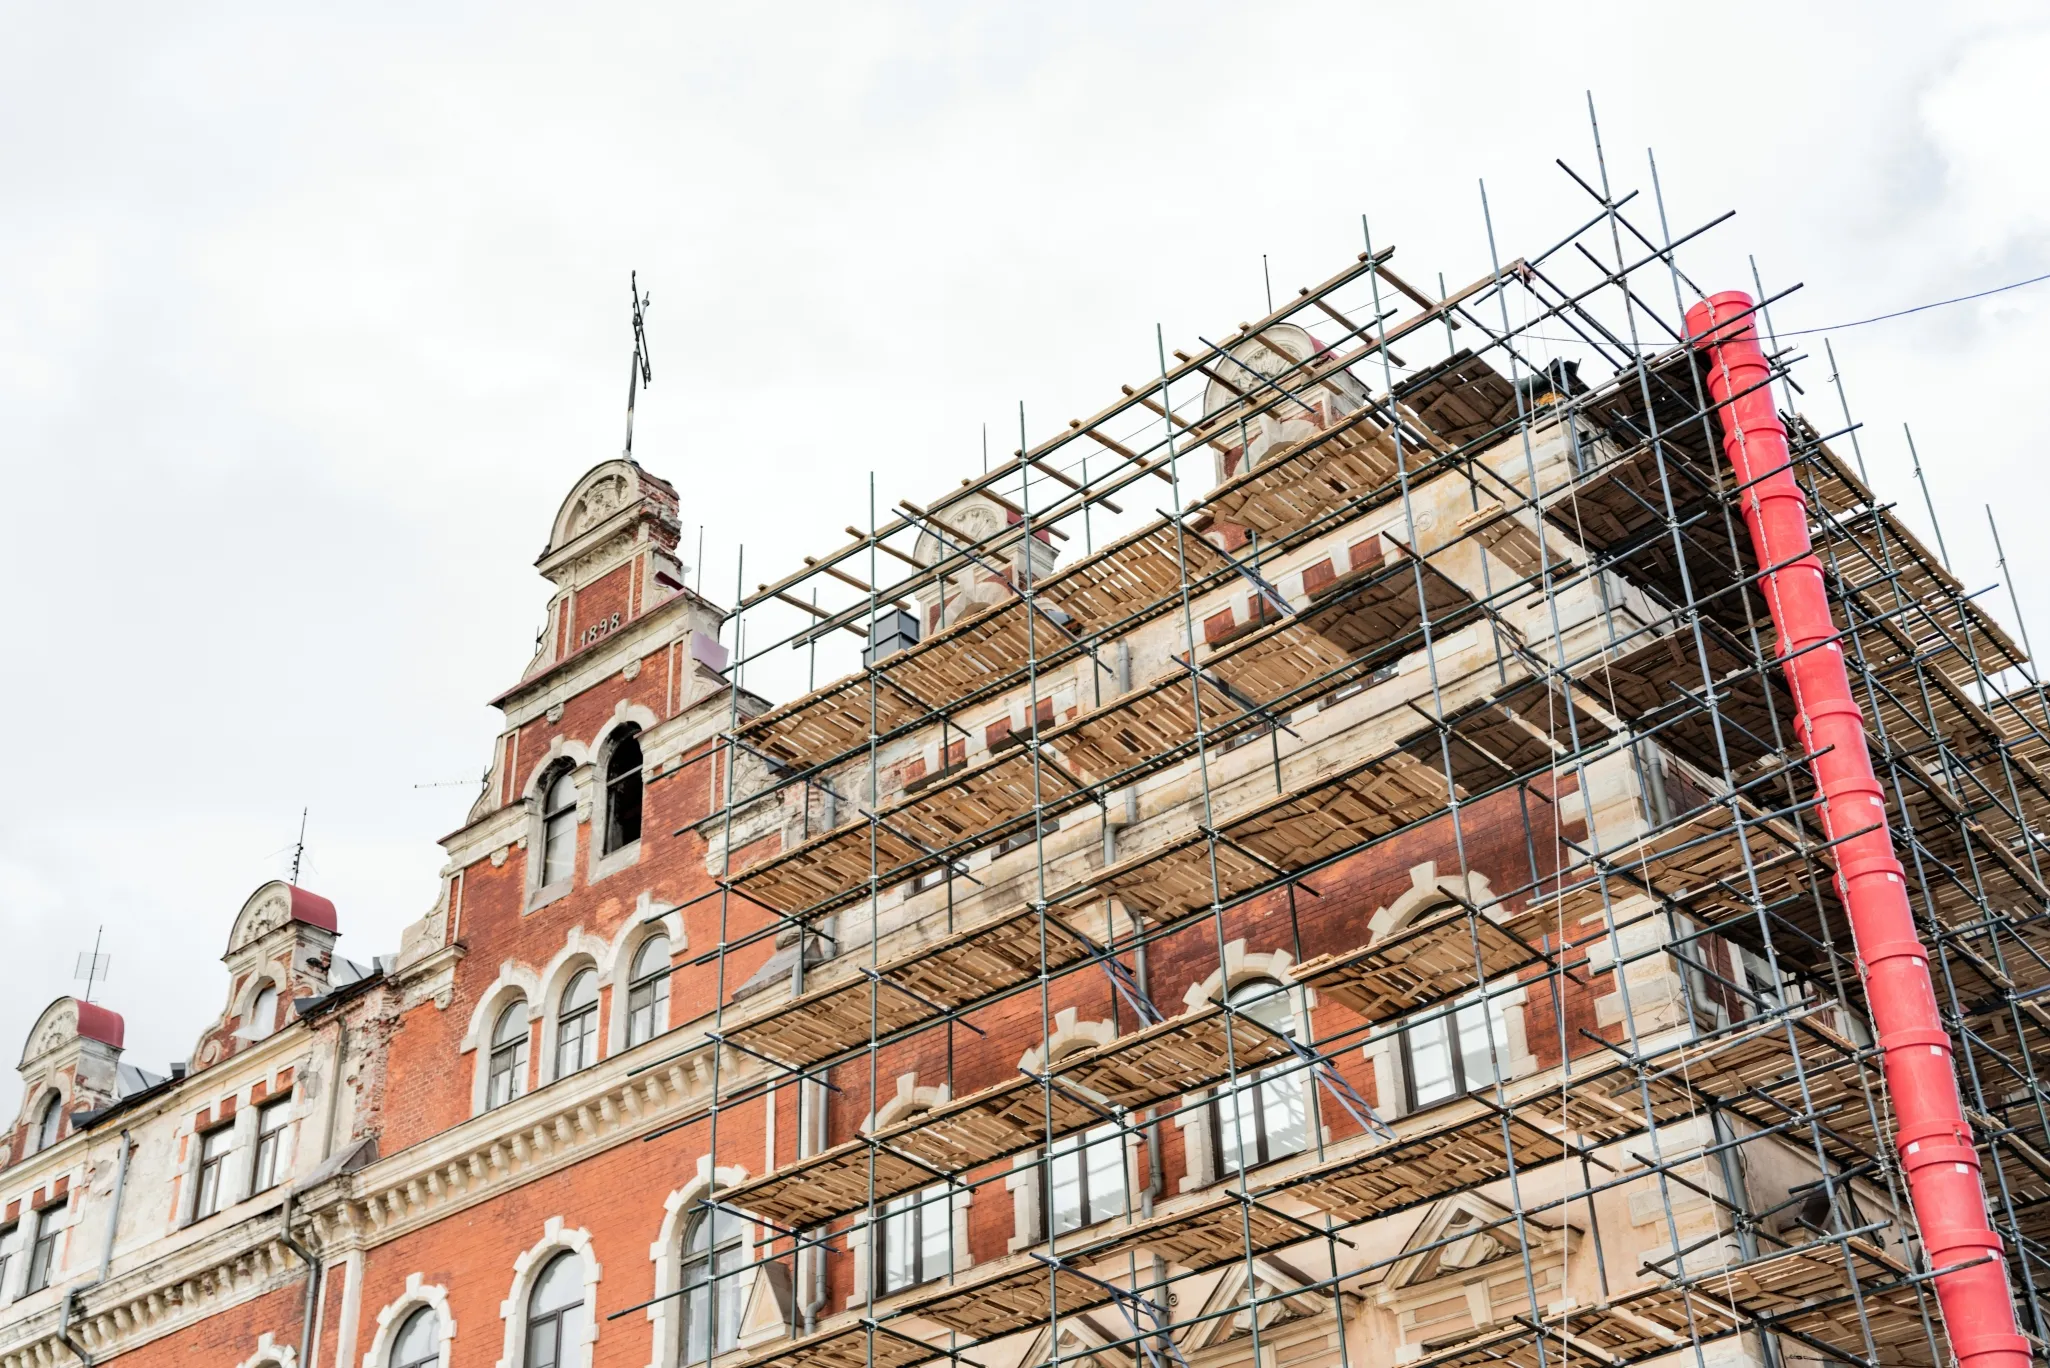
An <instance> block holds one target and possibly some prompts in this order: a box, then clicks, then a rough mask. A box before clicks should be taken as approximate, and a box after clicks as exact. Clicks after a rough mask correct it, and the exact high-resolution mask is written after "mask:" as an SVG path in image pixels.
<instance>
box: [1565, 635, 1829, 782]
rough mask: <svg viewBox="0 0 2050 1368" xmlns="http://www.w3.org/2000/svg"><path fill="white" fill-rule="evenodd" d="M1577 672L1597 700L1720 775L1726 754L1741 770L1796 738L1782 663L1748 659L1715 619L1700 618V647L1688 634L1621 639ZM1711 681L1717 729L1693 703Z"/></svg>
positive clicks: (1736, 769) (1733, 769) (1794, 744)
mask: <svg viewBox="0 0 2050 1368" xmlns="http://www.w3.org/2000/svg"><path fill="white" fill-rule="evenodd" d="M1574 674H1575V676H1576V677H1577V678H1578V679H1579V680H1580V682H1581V686H1582V687H1583V688H1584V689H1586V690H1587V692H1588V694H1589V695H1590V696H1592V697H1593V698H1594V699H1595V701H1596V702H1598V703H1600V704H1601V705H1602V706H1603V707H1605V708H1607V709H1608V710H1609V711H1610V712H1612V713H1614V714H1615V715H1616V716H1617V717H1619V718H1622V719H1623V720H1624V721H1626V722H1628V723H1630V724H1631V725H1632V727H1633V728H1635V729H1636V730H1639V731H1642V732H1645V733H1647V734H1650V735H1653V736H1654V737H1655V738H1656V740H1657V741H1658V743H1659V744H1660V745H1661V746H1663V747H1665V749H1667V750H1668V751H1671V752H1672V753H1673V754H1675V755H1678V756H1679V757H1680V758H1681V759H1683V760H1686V761H1687V762H1688V763H1690V764H1692V765H1694V766H1695V767H1696V768H1697V769H1699V770H1701V771H1702V772H1703V773H1704V774H1721V773H1722V772H1723V769H1724V757H1725V756H1727V757H1728V767H1729V769H1730V771H1731V772H1732V773H1740V772H1741V771H1743V770H1744V769H1746V768H1747V767H1748V766H1750V765H1752V764H1754V763H1756V762H1757V761H1759V760H1762V759H1764V758H1765V757H1767V756H1769V755H1773V754H1776V753H1777V751H1778V749H1779V748H1781V747H1788V748H1798V746H1799V744H1800V743H1799V741H1798V740H1797V739H1796V737H1795V734H1794V731H1793V726H1792V724H1793V717H1794V713H1793V705H1792V702H1791V700H1789V699H1788V697H1787V693H1786V688H1785V685H1783V684H1782V683H1781V681H1780V673H1779V667H1778V666H1777V665H1773V664H1770V663H1767V664H1765V665H1763V666H1761V665H1759V664H1758V662H1756V661H1755V660H1751V659H1747V658H1746V656H1745V654H1744V653H1741V652H1740V651H1739V650H1737V649H1736V647H1735V645H1734V643H1732V641H1731V640H1730V638H1729V637H1728V636H1727V635H1726V634H1725V633H1724V632H1723V631H1721V630H1720V629H1719V628H1718V627H1717V626H1716V624H1715V623H1714V621H1713V620H1712V619H1710V620H1704V625H1703V630H1702V638H1701V643H1700V647H1699V648H1698V649H1697V645H1696V642H1695V638H1694V634H1693V633H1692V632H1690V631H1686V630H1680V631H1672V632H1667V633H1664V634H1662V635H1660V636H1656V637H1653V638H1651V639H1649V640H1644V641H1633V642H1629V643H1625V645H1624V647H1623V648H1622V650H1621V651H1620V652H1619V653H1617V654H1615V655H1610V654H1607V653H1604V654H1603V655H1601V656H1598V657H1596V658H1595V659H1593V660H1590V661H1588V662H1587V663H1586V664H1584V665H1582V666H1580V667H1579V668H1578V669H1576V670H1575V671H1574ZM1711 686H1712V687H1713V688H1714V690H1715V692H1716V695H1717V704H1716V707H1717V711H1718V713H1719V714H1720V715H1721V719H1722V725H1721V727H1720V729H1718V728H1717V726H1716V725H1715V722H1714V720H1713V719H1711V717H1710V715H1709V713H1708V710H1707V709H1706V708H1705V707H1703V706H1702V705H1701V704H1700V703H1698V702H1697V701H1696V700H1698V699H1701V698H1704V697H1706V695H1707V693H1708V691H1709V689H1710V687H1711ZM1690 695H1691V696H1690ZM1775 724H1777V725H1775Z"/></svg>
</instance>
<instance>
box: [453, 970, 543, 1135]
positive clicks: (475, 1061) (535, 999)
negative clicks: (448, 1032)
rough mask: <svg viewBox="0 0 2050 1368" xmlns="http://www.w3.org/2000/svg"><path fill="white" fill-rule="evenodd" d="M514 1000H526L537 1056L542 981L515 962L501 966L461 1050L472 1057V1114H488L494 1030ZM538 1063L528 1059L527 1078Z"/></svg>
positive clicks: (480, 1002) (524, 1081)
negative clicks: (536, 1016) (486, 1103)
mask: <svg viewBox="0 0 2050 1368" xmlns="http://www.w3.org/2000/svg"><path fill="white" fill-rule="evenodd" d="M514 998H522V999H525V1001H526V1004H527V1040H528V1053H529V1055H530V1056H531V1054H532V1053H533V1045H532V1042H533V1038H534V1014H535V1013H536V1012H537V1011H539V1010H540V999H541V979H540V976H539V975H537V974H536V973H535V972H534V971H533V970H531V969H529V968H527V967H526V966H525V965H522V964H515V963H514V962H513V961H512V960H507V961H505V963H503V964H501V965H499V966H498V977H497V979H495V980H494V981H493V982H492V984H491V986H490V987H489V988H487V989H485V990H484V994H483V996H481V997H479V998H478V999H477V1006H476V1009H475V1010H474V1011H472V1012H471V1013H470V1028H469V1030H467V1031H465V1032H464V1033H463V1040H462V1044H461V1045H460V1046H458V1047H457V1052H458V1053H460V1054H467V1055H471V1056H472V1058H471V1060H470V1115H472V1116H479V1115H482V1114H483V1112H484V1100H485V1094H486V1092H487V1091H488V1089H489V1088H490V1083H491V1028H492V1026H493V1025H495V1024H496V1023H497V1021H498V1017H499V1013H501V1012H503V1011H504V1010H505V1009H506V1008H507V1007H508V1006H510V1005H511V1003H512V1001H513V999H514ZM533 1070H534V1060H533V1059H532V1058H529V1059H528V1060H527V1078H532V1077H533ZM527 1078H523V1079H521V1080H520V1091H521V1093H523V1094H524V1093H525V1092H527V1091H528V1088H529V1086H530V1085H529V1084H528V1081H527Z"/></svg>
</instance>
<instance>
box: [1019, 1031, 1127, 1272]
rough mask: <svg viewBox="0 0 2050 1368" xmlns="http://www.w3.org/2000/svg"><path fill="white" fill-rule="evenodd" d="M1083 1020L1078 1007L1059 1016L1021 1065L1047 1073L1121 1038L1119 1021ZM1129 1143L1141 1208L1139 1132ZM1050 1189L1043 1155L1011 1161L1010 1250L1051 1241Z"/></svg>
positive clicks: (1024, 1057) (1125, 1149)
mask: <svg viewBox="0 0 2050 1368" xmlns="http://www.w3.org/2000/svg"><path fill="white" fill-rule="evenodd" d="M1080 1016H1081V1014H1080V1013H1079V1012H1077V1011H1076V1010H1075V1009H1074V1008H1073V1007H1066V1008H1063V1009H1062V1010H1061V1011H1059V1012H1057V1013H1055V1014H1054V1019H1053V1027H1054V1029H1053V1034H1052V1035H1051V1036H1048V1037H1047V1041H1046V1044H1045V1045H1035V1046H1033V1047H1032V1048H1031V1049H1029V1050H1027V1051H1026V1052H1025V1053H1024V1054H1023V1055H1022V1056H1020V1057H1019V1060H1018V1067H1019V1068H1020V1069H1023V1070H1024V1071H1026V1072H1028V1073H1035V1074H1036V1073H1039V1072H1041V1071H1042V1070H1044V1069H1045V1067H1046V1061H1047V1060H1049V1059H1054V1060H1058V1059H1060V1058H1061V1057H1062V1056H1064V1055H1068V1054H1072V1053H1074V1052H1075V1051H1077V1050H1086V1049H1088V1048H1090V1047H1091V1046H1095V1045H1107V1044H1109V1043H1110V1042H1111V1041H1112V1040H1114V1039H1116V1038H1117V1026H1116V1025H1115V1023H1113V1022H1110V1021H1107V1020H1106V1021H1082V1020H1080V1019H1079V1018H1080ZM1124 1141H1125V1143H1124V1152H1125V1153H1124V1159H1125V1192H1126V1193H1127V1194H1128V1195H1129V1197H1130V1201H1131V1204H1132V1205H1133V1207H1134V1209H1135V1210H1136V1208H1137V1203H1138V1200H1139V1191H1140V1188H1141V1186H1142V1185H1143V1183H1144V1182H1145V1174H1144V1172H1143V1171H1142V1169H1143V1166H1142V1165H1141V1163H1140V1153H1139V1144H1140V1140H1139V1137H1138V1136H1137V1135H1136V1134H1127V1135H1126V1136H1125V1137H1124ZM1044 1187H1045V1185H1044V1184H1043V1183H1042V1182H1041V1180H1040V1166H1039V1151H1037V1150H1034V1151H1032V1152H1031V1153H1029V1154H1021V1155H1018V1156H1017V1157H1016V1158H1014V1159H1013V1160H1012V1161H1011V1172H1009V1173H1008V1174H1006V1175H1004V1188H1005V1190H1006V1191H1008V1192H1009V1193H1010V1194H1011V1228H1012V1234H1011V1239H1010V1242H1009V1244H1008V1245H1007V1246H1006V1247H1007V1248H1008V1250H1009V1251H1010V1252H1011V1253H1013V1254H1015V1253H1017V1252H1018V1251H1019V1250H1021V1249H1029V1248H1031V1247H1032V1246H1034V1245H1039V1244H1044V1243H1045V1242H1046V1204H1045V1191H1044Z"/></svg>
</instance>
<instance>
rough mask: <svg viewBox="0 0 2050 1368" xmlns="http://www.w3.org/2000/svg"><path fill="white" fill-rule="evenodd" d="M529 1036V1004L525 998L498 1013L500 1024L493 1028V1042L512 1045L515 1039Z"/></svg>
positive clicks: (523, 1038)
mask: <svg viewBox="0 0 2050 1368" xmlns="http://www.w3.org/2000/svg"><path fill="white" fill-rule="evenodd" d="M526 1038H527V1004H526V1002H525V1001H524V1000H521V1001H518V1002H515V1003H513V1005H512V1006H510V1007H508V1008H506V1009H505V1010H504V1011H503V1012H500V1013H499V1014H498V1024H497V1025H496V1026H493V1027H492V1028H491V1043H492V1044H494V1045H510V1044H511V1043H512V1042H513V1041H515V1040H525V1039H526Z"/></svg>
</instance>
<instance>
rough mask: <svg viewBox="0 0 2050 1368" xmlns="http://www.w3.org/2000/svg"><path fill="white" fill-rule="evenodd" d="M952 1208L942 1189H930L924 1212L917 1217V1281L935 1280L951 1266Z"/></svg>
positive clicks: (945, 1192)
mask: <svg viewBox="0 0 2050 1368" xmlns="http://www.w3.org/2000/svg"><path fill="white" fill-rule="evenodd" d="M951 1205H952V1202H951V1199H950V1198H949V1197H948V1195H947V1190H946V1188H944V1187H937V1188H929V1189H927V1190H926V1193H925V1209H924V1210H923V1211H922V1212H920V1213H919V1222H918V1224H919V1236H920V1240H919V1266H918V1276H919V1281H921V1282H923V1281H925V1280H926V1279H929V1278H937V1277H940V1276H941V1275H942V1274H944V1273H946V1272H948V1271H949V1270H951V1269H952V1268H953V1266H954V1258H953V1236H954V1223H953V1222H952V1221H951V1220H949V1219H948V1211H949V1209H950V1207H951Z"/></svg>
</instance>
